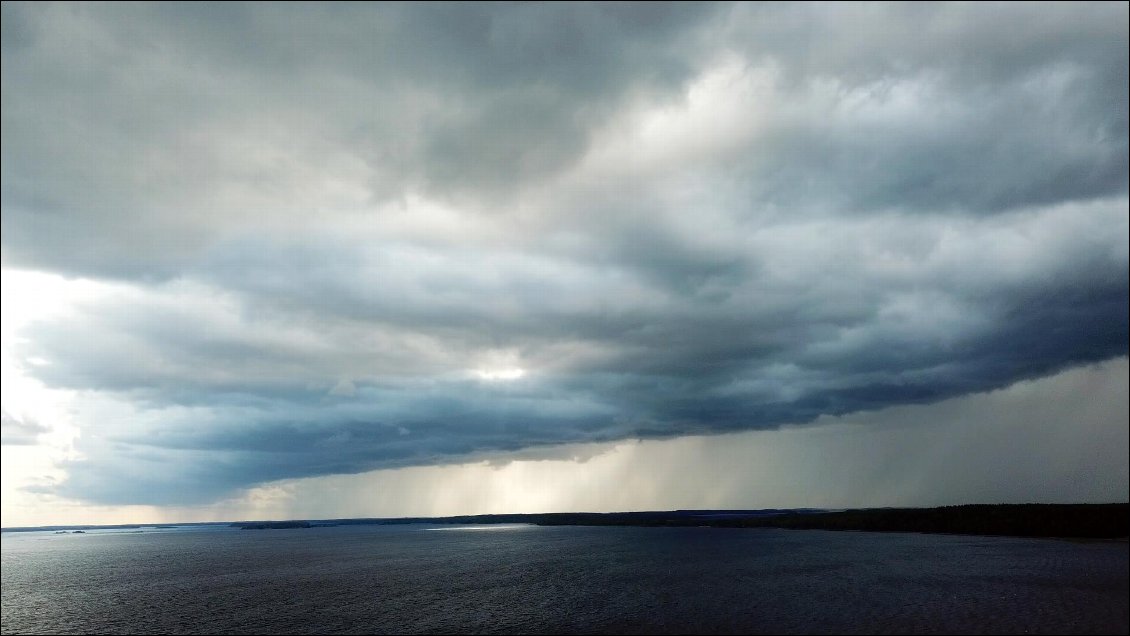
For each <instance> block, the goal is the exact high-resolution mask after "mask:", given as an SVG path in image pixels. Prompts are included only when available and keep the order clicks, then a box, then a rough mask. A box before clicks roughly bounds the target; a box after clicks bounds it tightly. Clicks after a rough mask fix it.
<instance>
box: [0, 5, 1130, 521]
mask: <svg viewBox="0 0 1130 636" xmlns="http://www.w3.org/2000/svg"><path fill="white" fill-rule="evenodd" d="M3 11H4V16H3V27H4V36H3V46H4V50H3V89H4V110H3V128H4V136H3V162H2V167H0V170H2V171H3V186H2V205H3V217H2V222H3V258H4V267H5V268H9V269H24V270H41V271H51V272H57V273H60V274H63V275H66V276H73V277H80V278H87V279H98V280H101V281H102V282H103V286H102V288H101V289H102V292H101V293H99V294H97V295H95V296H90V297H87V298H85V299H84V300H83V301H82V302H80V303H77V304H75V305H74V306H73V307H72V308H71V309H70V311H68V312H66V313H63V314H59V315H57V316H55V317H53V318H51V319H49V320H41V321H39V322H36V323H34V324H31V325H29V326H28V327H26V328H25V329H23V330H22V332H21V337H22V339H21V340H20V341H18V342H16V343H14V344H13V345H12V348H13V351H14V355H15V356H16V357H17V359H19V360H23V361H24V364H23V365H22V366H23V372H24V373H27V374H28V375H31V376H34V377H35V378H37V379H38V380H40V381H42V382H43V383H44V384H46V385H48V386H50V387H54V388H60V389H72V390H75V391H76V393H75V395H77V396H78V397H77V398H76V400H77V401H76V407H75V409H74V413H75V418H76V420H77V421H76V422H75V424H76V426H78V427H79V429H80V430H81V435H80V437H79V438H78V439H77V441H76V449H77V451H78V452H79V453H81V458H76V459H72V460H70V461H69V462H68V463H67V464H66V465H65V468H66V470H67V472H68V474H69V476H70V477H69V479H68V480H67V481H66V482H64V483H63V484H61V485H60V486H59V487H58V488H57V492H58V493H59V494H62V495H65V496H68V497H72V498H77V499H82V500H89V501H95V502H101V503H112V504H161V505H164V504H183V503H204V502H209V501H214V500H216V499H218V498H221V497H225V496H230V495H231V494H232V493H235V492H238V491H240V490H241V489H245V488H248V487H252V486H254V485H255V484H260V483H263V482H267V481H272V480H280V479H287V478H302V477H309V476H319V475H331V474H342V473H357V472H361V471H367V470H371V469H376V468H386V467H398V466H409V465H425V464H437V463H447V462H453V461H459V459H460V458H465V457H468V456H471V455H475V454H482V453H490V452H496V451H515V450H519V449H524V448H531V447H535V448H536V447H545V446H551V445H556V444H563V443H585V442H597V441H612V440H622V439H634V438H671V437H680V436H685V435H697V434H708V433H711V434H713V433H727V432H734V431H741V430H750V429H768V428H775V427H778V426H781V425H783V424H790V423H807V422H812V421H814V420H816V419H817V418H819V417H821V416H839V415H845V414H850V413H855V412H860V411H872V410H877V409H883V408H886V407H892V406H899V405H908V404H919V403H928V402H937V401H940V400H944V399H947V398H952V397H956V396H961V395H966V394H969V393H975V392H981V391H986V390H991V389H996V388H1001V387H1005V386H1008V385H1011V384H1013V383H1015V382H1017V381H1020V380H1025V379H1031V378H1037V377H1042V376H1046V375H1049V374H1052V373H1055V372H1058V371H1061V370H1063V369H1066V368H1069V367H1072V366H1077V365H1081V364H1087V363H1092V362H1097V361H1102V360H1107V359H1110V358H1114V357H1119V356H1125V355H1126V354H1127V351H1128V341H1130V336H1128V327H1127V325H1128V310H1127V307H1128V302H1130V294H1128V291H1127V290H1128V286H1130V285H1128V275H1127V266H1128V256H1127V254H1128V241H1127V235H1128V231H1130V228H1128V222H1127V205H1128V199H1127V188H1128V185H1127V150H1128V148H1127V102H1128V99H1127V83H1128V82H1127V55H1126V51H1127V27H1126V24H1127V9H1126V5H1125V4H1091V5H1087V6H1086V7H1084V8H1082V9H1080V8H1077V7H1073V6H1070V7H1069V6H1068V5H1051V6H1043V5H1041V6H1035V5H1012V4H1010V5H988V6H982V5H930V6H927V7H918V6H917V5H835V6H831V7H821V8H820V9H819V10H817V9H816V8H814V7H812V6H809V5H729V4H720V5H705V6H700V4H699V3H695V4H693V5H677V4H670V5H668V4H664V5H646V6H644V5H608V4H595V5H565V6H557V5H552V4H550V5H519V6H508V5H494V4H490V5H457V6H450V5H449V6H440V7H433V6H431V5H369V6H361V7H354V6H353V5H329V6H324V5H304V6H298V7H295V6H282V5H279V6H274V5H238V6H234V7H228V6H227V5H224V6H222V7H221V6H219V5H216V6H212V5H207V6H197V5H175V4H173V5H149V6H142V7H134V6H132V5H120V6H97V5H54V6H50V7H46V8H40V7H39V6H38V5H23V4H5V5H4V8H3ZM7 419H8V418H7V417H6V418H5V423H6V427H7ZM5 430H6V431H7V428H6V429H5ZM5 434H6V435H7V433H5Z"/></svg>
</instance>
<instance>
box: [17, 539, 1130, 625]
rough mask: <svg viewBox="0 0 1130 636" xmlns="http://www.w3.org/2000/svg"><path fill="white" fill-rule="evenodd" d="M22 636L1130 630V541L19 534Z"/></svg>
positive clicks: (18, 552) (18, 609) (18, 579)
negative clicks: (75, 635)
mask: <svg viewBox="0 0 1130 636" xmlns="http://www.w3.org/2000/svg"><path fill="white" fill-rule="evenodd" d="M0 543H2V612H0V631H2V632H3V633H5V634H9V633H26V632H33V633H75V632H87V633H89V632H96V633H217V632H221V633H280V634H282V633H373V632H393V633H418V632H430V633H435V632H441V633H450V632H461V633H492V632H503V633H514V632H523V633H525V632H535V633H544V632H553V633H604V632H614V633H681V632H696V633H969V632H981V633H984V632H990V633H1126V632H1127V629H1128V624H1130V620H1128V600H1127V599H1128V597H1130V586H1128V571H1130V559H1128V553H1130V550H1128V545H1127V544H1126V543H1125V542H1092V543H1081V542H1070V541H1056V540H1041V539H1012V538H1001V537H969V536H944V535H922V534H882V533H862V532H827V531H816V530H813V531H805V530H777V529H721V528H631V527H577V526H566V527H538V526H520V525H519V526H515V525H511V526H486V527H482V528H469V527H461V526H429V525H415V524H414V525H400V526H338V527H325V528H307V529H291V530H238V529H233V528H228V527H223V526H198V527H182V528H176V529H150V528H146V529H144V531H141V532H137V531H133V532H131V531H123V530H116V531H107V530H94V531H88V532H87V533H86V534H65V535H56V534H52V533H50V532H25V533H4V534H3V535H2V538H0Z"/></svg>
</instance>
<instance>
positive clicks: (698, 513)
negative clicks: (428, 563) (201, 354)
mask: <svg viewBox="0 0 1130 636" xmlns="http://www.w3.org/2000/svg"><path fill="white" fill-rule="evenodd" d="M413 523H421V524H451V525H459V524H461V525H487V524H506V523H523V524H531V525H538V526H643V527H676V528H677V527H683V528H686V527H710V528H785V529H794V530H851V531H866V532H920V533H932V534H967V535H995V536H1013V537H1046V538H1066V539H1124V538H1126V537H1127V536H1128V535H1130V504H1128V503H1115V504H969V505H961V506H942V507H937V508H862V509H852V510H823V509H815V508H794V509H778V508H771V509H763V510H668V511H647V512H555V513H536V514H492V515H460V516H453V517H400V518H359V519H319V520H289V521H238V522H235V523H228V522H205V523H201V522H197V523H182V524H178V526H179V527H191V526H217V525H226V526H229V527H235V528H240V529H242V530H279V529H292V528H326V527H333V526H351V525H403V524H413ZM137 527H138V526H132V525H118V526H46V527H34V528H33V527H21V528H3V529H2V530H3V532H27V531H36V530H38V531H43V530H56V531H67V530H70V531H77V532H81V530H83V529H95V528H99V529H108V528H116V529H121V528H137ZM155 527H169V526H155ZM56 534H59V532H57V533H56Z"/></svg>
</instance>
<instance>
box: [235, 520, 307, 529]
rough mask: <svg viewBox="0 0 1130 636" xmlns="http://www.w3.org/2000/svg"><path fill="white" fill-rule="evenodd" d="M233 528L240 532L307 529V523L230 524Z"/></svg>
mask: <svg viewBox="0 0 1130 636" xmlns="http://www.w3.org/2000/svg"><path fill="white" fill-rule="evenodd" d="M231 525H232V527H233V528H239V529H241V530H288V529H291V528H309V527H311V526H310V522H308V521H253V522H239V523H233V524H231Z"/></svg>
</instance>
